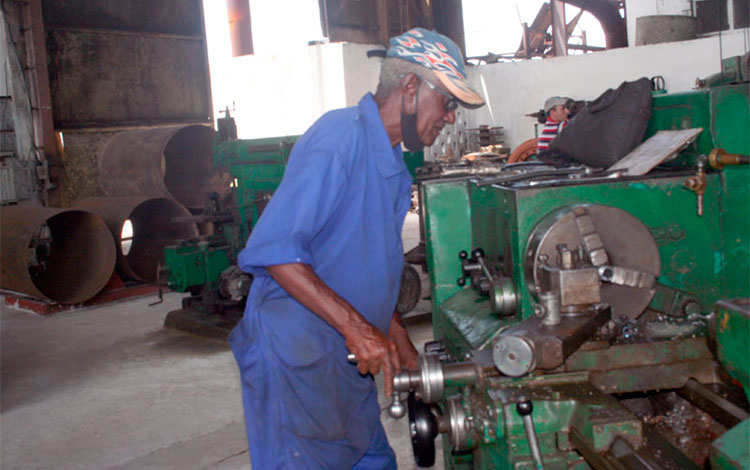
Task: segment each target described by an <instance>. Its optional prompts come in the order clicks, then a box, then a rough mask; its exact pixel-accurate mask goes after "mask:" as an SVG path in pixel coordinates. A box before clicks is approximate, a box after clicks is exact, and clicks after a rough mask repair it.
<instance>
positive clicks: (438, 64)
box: [386, 28, 484, 108]
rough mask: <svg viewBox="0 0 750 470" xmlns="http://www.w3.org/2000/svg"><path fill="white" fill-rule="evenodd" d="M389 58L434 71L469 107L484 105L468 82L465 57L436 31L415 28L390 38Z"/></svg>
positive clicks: (453, 43)
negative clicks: (406, 61)
mask: <svg viewBox="0 0 750 470" xmlns="http://www.w3.org/2000/svg"><path fill="white" fill-rule="evenodd" d="M386 57H393V58H397V59H403V60H408V61H411V62H414V63H416V64H419V65H421V66H423V67H426V68H428V69H431V70H432V71H433V72H434V73H435V76H436V77H437V78H438V80H440V83H442V84H443V86H445V88H447V89H448V91H450V93H451V94H452V95H453V96H455V97H456V98H458V100H459V101H460V102H461V104H462V105H463V106H464V107H466V108H478V107H480V106H482V105H483V104H484V100H483V99H482V97H481V96H480V95H479V93H477V92H476V91H474V89H473V88H472V87H471V86H470V85H469V82H467V81H466V72H465V71H464V58H463V56H462V55H461V50H460V49H459V48H458V46H457V45H456V43H455V42H453V41H451V40H450V39H449V38H448V37H446V36H443V35H442V34H440V33H437V32H435V31H428V30H426V29H424V28H413V29H410V30H409V31H407V32H405V33H403V34H401V35H400V36H396V37H394V38H391V42H390V47H389V48H388V52H387V53H386Z"/></svg>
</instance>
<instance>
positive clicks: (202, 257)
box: [160, 111, 424, 338]
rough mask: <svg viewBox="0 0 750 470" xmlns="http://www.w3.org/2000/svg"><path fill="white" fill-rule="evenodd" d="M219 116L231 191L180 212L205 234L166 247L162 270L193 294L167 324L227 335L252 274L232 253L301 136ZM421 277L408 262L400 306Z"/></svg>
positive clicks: (410, 299)
mask: <svg viewBox="0 0 750 470" xmlns="http://www.w3.org/2000/svg"><path fill="white" fill-rule="evenodd" d="M218 124H219V125H218V128H219V129H218V136H219V137H218V140H217V142H216V143H215V144H214V149H213V155H212V158H213V165H214V168H216V169H217V170H219V171H221V172H224V173H228V174H229V175H230V176H231V186H232V191H231V193H230V196H229V197H228V198H227V199H226V200H221V199H220V198H219V197H218V196H217V195H216V194H207V195H206V199H207V203H206V204H205V207H206V209H205V210H204V211H203V213H202V214H198V215H195V216H193V217H188V218H183V220H185V219H190V221H191V222H197V223H198V224H199V225H200V226H201V227H203V230H201V232H202V233H205V234H206V235H202V236H200V237H198V238H195V239H189V240H179V241H178V242H177V243H176V244H174V245H171V246H168V247H166V248H165V250H164V264H163V268H162V269H161V271H160V277H161V278H162V279H165V280H166V284H167V286H168V287H169V288H170V289H171V290H173V291H176V292H184V293H189V294H190V295H189V296H187V297H185V298H184V299H183V301H182V308H181V309H179V310H175V311H172V312H170V313H169V314H168V315H167V318H166V320H165V324H166V325H167V326H171V327H175V328H178V329H182V330H187V331H191V332H193V333H197V334H201V335H207V336H215V337H219V338H225V337H226V336H227V334H228V332H229V331H231V329H232V328H233V327H234V325H235V324H236V323H237V322H238V321H239V320H240V318H241V317H242V314H243V310H244V305H245V299H246V298H247V295H248V292H249V289H250V284H251V282H252V278H251V276H250V275H248V274H246V273H244V272H242V271H241V270H240V269H239V267H237V255H238V254H239V252H240V251H241V250H242V249H243V248H244V247H245V243H246V241H247V239H248V237H249V236H250V232H251V231H252V229H253V227H254V226H255V224H256V223H257V221H258V218H259V217H260V215H261V213H262V212H263V209H264V208H265V207H266V205H267V204H268V202H269V201H270V199H271V197H272V195H273V192H274V191H275V190H276V188H278V186H279V184H280V183H281V179H282V177H283V176H284V170H285V168H286V163H287V161H288V159H289V155H290V153H291V150H292V147H293V146H294V143H295V142H296V141H297V138H298V137H299V136H284V137H274V138H265V139H252V140H243V139H237V138H236V136H237V130H236V127H235V125H234V119H233V118H232V117H231V116H230V115H229V112H228V111H226V116H225V117H224V118H220V119H219V120H218ZM404 160H405V162H406V164H407V168H408V169H409V171H410V172H411V174H412V177H414V175H415V171H416V168H417V167H419V166H421V165H422V163H423V162H424V157H423V153H422V152H416V153H411V152H405V154H404ZM179 221H180V220H176V221H175V222H179ZM419 283H420V279H419V274H418V273H417V271H416V270H415V269H414V268H413V267H411V266H410V265H406V266H405V267H404V274H403V276H402V288H401V291H400V295H399V303H398V306H397V308H398V310H399V312H401V313H407V312H409V311H411V310H412V309H413V308H414V306H415V305H416V303H417V301H418V300H419V296H420V293H421V290H420V284H419Z"/></svg>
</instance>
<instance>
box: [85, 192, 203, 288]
mask: <svg viewBox="0 0 750 470" xmlns="http://www.w3.org/2000/svg"><path fill="white" fill-rule="evenodd" d="M75 207H76V208H79V209H83V210H85V211H88V212H91V213H93V214H96V215H98V216H99V217H101V218H102V220H104V222H105V223H106V224H107V227H109V230H110V231H111V232H112V236H113V237H114V240H115V247H116V249H117V271H118V272H119V274H120V275H121V276H122V277H123V278H124V279H132V280H134V281H139V282H154V281H156V271H157V267H158V266H159V263H160V262H161V260H162V258H163V256H164V247H165V246H167V245H169V244H171V243H173V242H175V241H176V240H181V239H188V238H194V237H197V236H198V228H197V227H196V225H195V223H193V222H181V223H172V219H173V218H175V217H188V216H190V211H188V210H187V209H186V208H185V207H183V206H182V205H181V204H179V203H178V202H177V201H175V200H172V199H167V198H143V197H110V198H107V197H92V198H88V199H82V200H80V201H78V202H76V203H75ZM128 220H129V221H130V224H131V226H132V236H131V237H129V239H128V237H126V238H125V239H123V227H124V225H125V222H126V221H128Z"/></svg>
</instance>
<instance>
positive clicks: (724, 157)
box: [392, 82, 750, 470]
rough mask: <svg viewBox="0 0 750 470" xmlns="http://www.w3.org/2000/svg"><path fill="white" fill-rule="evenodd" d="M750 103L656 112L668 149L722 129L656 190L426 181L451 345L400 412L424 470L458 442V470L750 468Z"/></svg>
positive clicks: (541, 173)
mask: <svg viewBox="0 0 750 470" xmlns="http://www.w3.org/2000/svg"><path fill="white" fill-rule="evenodd" d="M748 95H749V93H748V83H747V82H740V83H734V84H727V83H723V82H722V83H719V84H718V85H717V86H714V87H711V88H707V89H701V90H697V91H693V92H689V93H681V94H673V95H670V94H663V95H657V96H654V105H653V113H652V117H651V123H650V127H649V131H648V133H649V134H653V133H654V132H656V131H657V130H660V129H683V128H694V127H702V128H703V129H704V130H703V132H702V133H701V135H700V137H699V138H698V139H697V141H696V142H695V143H693V144H692V145H690V146H689V147H688V148H687V149H686V150H685V151H684V152H682V153H681V154H680V155H679V156H678V158H676V159H675V160H673V161H672V162H670V163H669V164H667V165H662V166H660V167H657V168H656V169H655V170H653V171H651V172H650V173H648V174H647V175H645V176H628V174H627V172H622V171H620V172H613V171H606V170H595V169H589V168H583V167H573V168H568V169H552V168H549V167H544V166H540V165H537V164H534V163H531V164H520V165H508V166H507V167H506V168H504V171H502V172H501V173H499V174H498V175H495V176H491V177H468V178H455V179H442V180H435V181H432V182H425V183H424V184H423V185H422V200H423V201H424V210H425V213H424V224H425V234H426V255H427V264H428V268H429V272H430V280H431V281H432V286H431V289H432V292H431V295H432V304H433V312H432V315H433V326H434V333H435V338H436V341H435V342H433V343H428V345H427V346H426V347H425V353H424V354H422V355H421V356H420V367H419V369H418V370H411V371H405V372H402V373H400V374H398V375H397V376H396V377H395V379H394V389H395V390H397V391H398V393H397V394H396V396H395V400H394V404H393V407H392V408H393V411H394V413H393V414H395V415H399V414H401V413H399V411H400V410H403V409H404V407H406V408H407V409H408V412H409V419H410V432H411V437H412V443H413V447H414V452H415V458H416V460H417V463H418V464H420V465H421V466H429V465H431V464H432V462H433V461H434V458H435V438H436V436H438V435H439V434H442V443H443V449H444V456H445V465H446V468H449V469H457V470H458V469H488V470H489V469H495V470H498V469H502V470H504V469H514V470H524V469H546V470H553V469H560V470H562V469H565V470H573V469H575V470H584V469H629V470H630V469H657V468H663V469H699V468H711V469H713V470H717V469H730V468H731V469H739V468H750V462H749V461H750V421H748V413H747V394H748V393H750V372H749V370H750V352H749V351H748V344H750V301H749V300H748V297H750V189H748V188H749V187H750V186H749V183H750V171H749V170H750V168H748V166H747V165H739V166H729V165H728V164H730V163H746V162H747V155H748V154H750V136H749V135H748V129H750V119H749V118H748V110H749V109H750V100H749V99H748ZM402 400H404V401H407V403H406V404H404V403H402V402H401V401H402Z"/></svg>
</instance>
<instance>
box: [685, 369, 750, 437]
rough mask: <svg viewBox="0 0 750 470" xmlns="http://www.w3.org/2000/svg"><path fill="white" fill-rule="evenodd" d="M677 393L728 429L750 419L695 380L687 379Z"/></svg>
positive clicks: (736, 407) (746, 413) (745, 412)
mask: <svg viewBox="0 0 750 470" xmlns="http://www.w3.org/2000/svg"><path fill="white" fill-rule="evenodd" d="M679 393H680V395H682V396H683V397H685V398H686V399H687V400H689V401H690V402H691V403H693V404H694V405H696V406H698V407H699V408H701V409H703V410H705V411H706V412H708V413H709V414H710V415H711V416H712V417H714V418H715V419H716V420H717V421H719V422H720V423H721V424H723V425H725V426H727V427H728V428H731V427H734V426H735V425H737V424H738V423H740V422H741V421H744V420H746V419H748V418H750V413H748V412H747V411H745V410H743V409H742V408H740V407H739V406H737V405H735V404H734V403H732V402H730V401H729V400H727V399H726V398H724V397H722V396H721V395H719V394H717V393H715V392H714V391H713V390H711V389H710V388H708V387H706V386H705V385H703V384H701V383H700V382H698V381H697V380H695V379H689V380H688V381H687V383H686V384H685V389H684V390H681V391H680V392H679Z"/></svg>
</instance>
